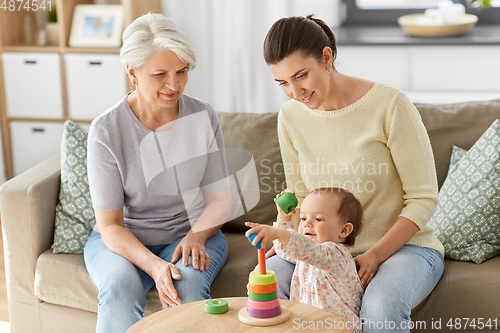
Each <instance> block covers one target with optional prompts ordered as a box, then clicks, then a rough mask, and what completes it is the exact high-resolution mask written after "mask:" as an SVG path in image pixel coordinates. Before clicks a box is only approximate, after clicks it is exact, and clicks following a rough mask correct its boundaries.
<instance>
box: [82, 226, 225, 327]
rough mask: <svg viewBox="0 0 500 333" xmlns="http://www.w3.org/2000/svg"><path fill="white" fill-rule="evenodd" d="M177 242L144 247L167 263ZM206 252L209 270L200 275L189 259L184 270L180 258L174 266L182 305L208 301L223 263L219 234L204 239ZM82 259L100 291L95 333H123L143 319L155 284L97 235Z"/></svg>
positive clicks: (89, 243) (222, 246) (223, 238)
mask: <svg viewBox="0 0 500 333" xmlns="http://www.w3.org/2000/svg"><path fill="white" fill-rule="evenodd" d="M180 241H181V239H178V240H176V241H175V242H174V243H172V244H168V245H156V246H146V247H147V248H148V249H149V250H150V251H151V252H152V253H154V254H155V255H157V256H158V257H160V258H162V259H163V260H165V261H168V262H170V261H171V260H172V254H173V253H174V250H175V248H176V247H177V244H179V242H180ZM205 248H206V250H207V252H208V255H209V256H210V267H209V269H208V270H205V271H203V272H200V271H199V270H195V269H193V267H192V265H191V257H189V265H188V266H187V267H184V265H183V263H182V258H181V259H179V261H178V262H177V263H176V264H175V266H176V267H177V269H178V270H179V273H180V275H181V279H180V280H178V281H177V280H174V282H173V283H174V287H175V289H176V290H177V293H178V295H179V298H180V299H181V301H182V303H183V304H185V303H189V302H194V301H200V300H204V299H209V298H210V285H211V284H212V282H213V280H214V279H215V277H216V276H217V274H218V273H219V271H220V270H221V268H222V266H224V263H225V262H226V259H227V241H226V238H225V237H224V235H223V233H222V231H220V230H219V231H218V232H217V233H216V234H215V235H213V236H212V237H210V238H209V239H207V241H206V242H205ZM84 257H85V265H86V267H87V270H88V272H89V274H90V277H91V278H92V280H93V281H94V283H95V285H96V286H97V288H98V289H99V295H98V297H99V307H98V311H97V327H96V332H97V333H101V332H102V333H112V332H120V333H123V332H125V331H126V330H127V329H128V328H129V327H130V326H132V325H133V324H134V323H135V322H137V321H139V320H140V319H142V318H143V314H144V307H145V305H146V293H147V292H148V291H149V290H150V289H151V288H152V287H153V285H154V284H155V281H154V280H153V279H152V278H151V277H150V276H149V275H148V274H147V273H145V272H144V271H142V270H141V269H139V268H138V267H136V266H135V265H133V264H132V263H131V262H130V261H128V260H127V259H125V258H123V257H121V256H120V255H118V254H116V253H114V252H112V251H110V250H109V249H108V248H107V247H106V245H104V242H103V241H102V239H101V234H100V233H98V232H96V231H92V233H91V235H90V238H89V240H88V241H87V244H86V245H85V250H84Z"/></svg>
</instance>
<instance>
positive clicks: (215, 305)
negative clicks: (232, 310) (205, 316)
mask: <svg viewBox="0 0 500 333" xmlns="http://www.w3.org/2000/svg"><path fill="white" fill-rule="evenodd" d="M228 311H229V305H228V304H227V301H226V300H225V299H221V298H215V299H209V300H208V301H206V302H205V312H206V313H210V314H221V313H226V312H228Z"/></svg>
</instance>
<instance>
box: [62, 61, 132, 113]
mask: <svg viewBox="0 0 500 333" xmlns="http://www.w3.org/2000/svg"><path fill="white" fill-rule="evenodd" d="M64 59H65V62H66V81H67V89H68V107H69V117H70V118H72V119H94V118H95V117H96V116H98V115H99V114H101V113H102V112H104V111H105V110H106V109H108V108H109V107H110V106H113V105H114V104H115V103H117V102H118V101H119V100H120V99H121V98H123V96H125V94H126V92H127V77H126V73H125V70H124V68H123V65H122V64H121V62H120V56H119V55H117V54H75V53H69V54H66V55H65V56H64Z"/></svg>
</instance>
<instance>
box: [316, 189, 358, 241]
mask: <svg viewBox="0 0 500 333" xmlns="http://www.w3.org/2000/svg"><path fill="white" fill-rule="evenodd" d="M323 193H327V194H330V195H334V196H336V197H338V198H339V199H340V205H339V211H338V214H339V215H340V216H341V217H342V218H344V219H346V222H350V223H351V224H352V225H353V227H354V228H353V230H352V232H351V233H350V234H349V236H347V238H346V240H345V242H344V244H346V245H349V246H353V245H354V242H355V240H356V236H357V235H358V234H359V233H360V231H361V227H362V220H363V207H362V206H361V203H360V202H359V200H358V199H356V197H355V196H354V194H352V193H351V192H349V191H347V190H345V189H343V188H340V187H321V188H317V189H314V190H312V191H311V192H310V193H309V194H323Z"/></svg>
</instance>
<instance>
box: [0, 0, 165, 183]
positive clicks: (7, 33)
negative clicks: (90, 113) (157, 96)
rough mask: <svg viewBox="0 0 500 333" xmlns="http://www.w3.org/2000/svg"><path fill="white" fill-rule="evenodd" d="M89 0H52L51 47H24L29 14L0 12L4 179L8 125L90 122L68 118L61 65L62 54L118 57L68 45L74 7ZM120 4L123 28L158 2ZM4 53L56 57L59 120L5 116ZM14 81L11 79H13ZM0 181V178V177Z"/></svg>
mask: <svg viewBox="0 0 500 333" xmlns="http://www.w3.org/2000/svg"><path fill="white" fill-rule="evenodd" d="M92 3H93V1H92V0H53V1H52V6H54V5H55V6H56V7H57V22H58V23H57V24H58V40H57V41H55V42H54V41H52V44H54V45H48V46H36V45H25V44H24V26H23V25H24V17H25V15H32V14H33V13H27V12H23V11H13V12H9V11H3V10H2V11H0V121H1V128H0V129H1V135H2V148H3V160H4V165H5V174H6V177H7V179H10V178H12V177H13V176H14V168H13V157H12V156H13V154H12V140H11V138H12V133H11V126H10V124H11V123H12V122H16V123H18V122H40V123H46V124H47V125H49V123H55V124H60V123H63V122H65V121H66V120H68V119H70V120H73V121H75V122H79V123H83V124H88V123H90V122H91V121H92V119H91V118H92V117H89V119H72V118H71V117H70V110H69V107H68V105H69V104H70V103H69V101H68V86H67V85H68V82H67V79H66V74H67V64H66V63H65V55H66V54H73V53H82V54H89V55H91V54H119V52H120V49H119V48H98V47H92V48H80V47H78V48H74V47H70V46H69V45H68V42H69V37H70V30H71V24H72V20H73V12H74V9H75V6H77V5H79V4H92ZM120 3H121V5H122V6H123V7H124V12H125V26H127V25H129V24H130V23H132V21H133V20H135V19H136V18H137V17H139V16H141V15H143V14H147V13H148V12H151V11H152V12H156V13H161V0H120ZM5 52H15V53H34V54H35V53H54V54H58V55H59V56H60V67H61V78H60V79H61V83H62V104H63V115H62V117H60V118H53V117H50V118H45V117H22V116H21V117H19V116H9V115H8V110H7V101H6V98H7V95H6V86H7V85H9V82H8V80H7V79H6V78H5V73H4V68H3V67H4V64H3V60H2V54H3V53H5ZM17 79H18V78H17V77H16V78H14V80H17ZM19 80H29V78H26V77H19ZM37 84H44V82H39V83H38V82H37ZM132 89H133V86H132V85H131V84H130V82H127V90H129V91H130V90H132ZM0 170H1V168H0ZM0 178H1V177H0Z"/></svg>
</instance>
